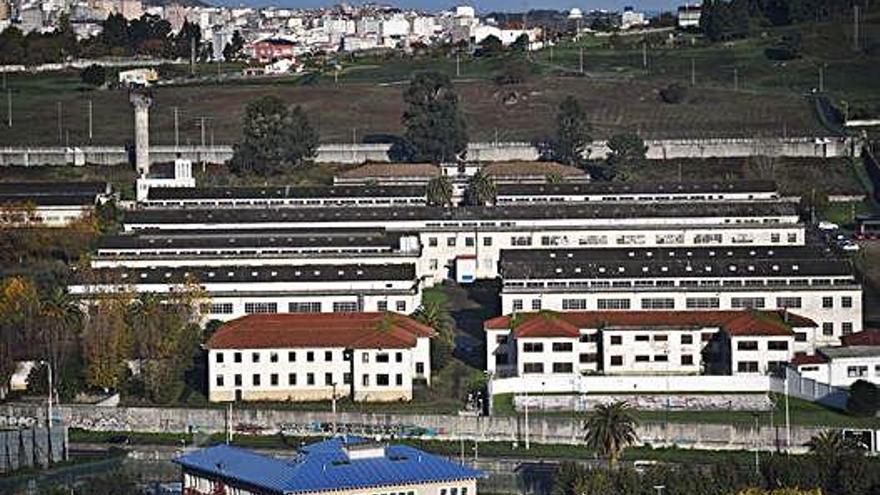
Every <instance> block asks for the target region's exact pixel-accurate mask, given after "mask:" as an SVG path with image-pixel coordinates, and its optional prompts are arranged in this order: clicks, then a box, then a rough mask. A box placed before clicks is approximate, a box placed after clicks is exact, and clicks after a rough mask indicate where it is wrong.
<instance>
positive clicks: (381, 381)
mask: <svg viewBox="0 0 880 495" xmlns="http://www.w3.org/2000/svg"><path fill="white" fill-rule="evenodd" d="M389 383H391V382H390V381H389V380H388V374H387V373H379V374H377V375H376V385H377V386H379V387H387V386H388V384H389Z"/></svg>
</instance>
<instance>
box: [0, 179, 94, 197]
mask: <svg viewBox="0 0 880 495" xmlns="http://www.w3.org/2000/svg"><path fill="white" fill-rule="evenodd" d="M108 192H109V185H108V184H107V183H106V182H0V196H77V195H98V194H106V193H108Z"/></svg>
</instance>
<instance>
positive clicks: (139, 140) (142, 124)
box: [130, 91, 153, 177]
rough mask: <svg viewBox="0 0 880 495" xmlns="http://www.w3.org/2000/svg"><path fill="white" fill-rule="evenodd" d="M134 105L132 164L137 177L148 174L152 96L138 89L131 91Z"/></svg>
mask: <svg viewBox="0 0 880 495" xmlns="http://www.w3.org/2000/svg"><path fill="white" fill-rule="evenodd" d="M130 99H131V104H132V105H134V153H135V159H134V165H135V170H137V173H138V177H146V176H147V175H149V174H150V105H151V104H152V103H153V98H152V97H151V96H150V95H149V94H147V93H145V92H139V91H132V92H131V96H130Z"/></svg>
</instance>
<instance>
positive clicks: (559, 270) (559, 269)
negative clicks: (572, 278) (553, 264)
mask: <svg viewBox="0 0 880 495" xmlns="http://www.w3.org/2000/svg"><path fill="white" fill-rule="evenodd" d="M554 271H555V272H556V273H562V268H557V269H556V270H554Z"/></svg>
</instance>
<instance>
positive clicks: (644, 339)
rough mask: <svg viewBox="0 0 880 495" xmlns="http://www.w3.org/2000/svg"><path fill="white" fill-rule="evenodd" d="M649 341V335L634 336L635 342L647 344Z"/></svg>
mask: <svg viewBox="0 0 880 495" xmlns="http://www.w3.org/2000/svg"><path fill="white" fill-rule="evenodd" d="M650 340H651V336H650V335H636V342H648V341H650Z"/></svg>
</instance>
